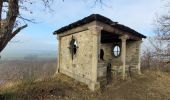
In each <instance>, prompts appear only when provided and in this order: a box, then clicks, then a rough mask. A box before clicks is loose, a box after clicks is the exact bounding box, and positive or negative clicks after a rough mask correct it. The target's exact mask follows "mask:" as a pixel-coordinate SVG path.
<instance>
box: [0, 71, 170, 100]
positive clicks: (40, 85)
mask: <svg viewBox="0 0 170 100" xmlns="http://www.w3.org/2000/svg"><path fill="white" fill-rule="evenodd" d="M0 88H1V89H0V94H1V96H0V97H1V98H2V97H3V98H6V99H8V100H10V99H12V100H15V99H16V100H59V99H61V100H170V95H169V94H170V73H166V72H160V71H144V72H143V75H142V76H140V77H133V78H132V79H127V80H124V81H123V80H113V81H112V83H110V84H109V85H107V86H106V87H105V88H104V89H101V90H99V91H96V92H91V91H90V90H88V88H87V86H86V85H84V84H82V83H79V82H77V81H75V80H73V79H71V78H69V77H67V76H65V75H62V74H58V75H57V76H56V77H53V78H50V79H49V78H48V79H44V80H34V81H31V80H30V81H28V80H27V81H22V82H15V83H12V82H9V83H8V84H5V85H3V86H1V87H0Z"/></svg>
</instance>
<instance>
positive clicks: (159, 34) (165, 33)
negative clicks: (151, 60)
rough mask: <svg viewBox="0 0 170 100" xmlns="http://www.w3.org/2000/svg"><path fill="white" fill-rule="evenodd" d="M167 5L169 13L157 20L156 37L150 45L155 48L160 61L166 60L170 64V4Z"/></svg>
mask: <svg viewBox="0 0 170 100" xmlns="http://www.w3.org/2000/svg"><path fill="white" fill-rule="evenodd" d="M167 4H168V5H167V6H166V9H167V12H166V13H165V14H163V15H161V16H160V17H158V18H157V20H156V30H155V36H154V37H153V39H152V40H150V43H151V44H152V46H153V47H154V48H155V51H156V53H157V56H158V58H159V60H160V59H162V58H166V60H167V62H170V2H168V3H167Z"/></svg>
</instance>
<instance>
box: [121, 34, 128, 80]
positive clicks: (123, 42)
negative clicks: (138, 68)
mask: <svg viewBox="0 0 170 100" xmlns="http://www.w3.org/2000/svg"><path fill="white" fill-rule="evenodd" d="M120 39H121V42H122V45H121V61H122V64H123V65H122V78H123V79H125V75H126V40H127V39H128V36H127V35H124V36H121V37H120Z"/></svg>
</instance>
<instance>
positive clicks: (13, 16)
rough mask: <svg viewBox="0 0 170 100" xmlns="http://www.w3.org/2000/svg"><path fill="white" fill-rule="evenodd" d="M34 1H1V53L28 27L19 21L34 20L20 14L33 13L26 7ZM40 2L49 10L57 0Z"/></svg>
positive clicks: (101, 0)
mask: <svg viewBox="0 0 170 100" xmlns="http://www.w3.org/2000/svg"><path fill="white" fill-rule="evenodd" d="M32 1H33V0H0V53H1V52H2V50H3V49H4V48H5V47H6V46H7V44H8V43H9V41H10V40H11V39H12V38H13V37H15V36H16V35H17V34H18V33H19V32H20V31H21V30H22V29H24V28H26V27H27V24H25V25H23V24H21V22H20V20H19V19H22V20H23V21H31V22H32V20H30V19H27V18H25V17H23V16H22V15H21V13H20V10H25V11H28V12H30V13H31V12H32V11H29V9H28V8H27V7H26V6H25V5H27V4H33V3H32ZM37 1H38V0H37ZM40 1H41V2H42V3H43V4H44V6H45V8H49V9H50V5H51V3H52V2H55V0H40ZM62 1H65V0H62ZM94 2H95V3H97V2H99V3H101V4H103V0H94Z"/></svg>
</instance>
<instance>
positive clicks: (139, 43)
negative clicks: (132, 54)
mask: <svg viewBox="0 0 170 100" xmlns="http://www.w3.org/2000/svg"><path fill="white" fill-rule="evenodd" d="M141 43H142V40H140V41H138V42H137V45H138V49H139V51H138V65H137V70H138V74H141V70H140V68H141V59H140V54H141Z"/></svg>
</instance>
